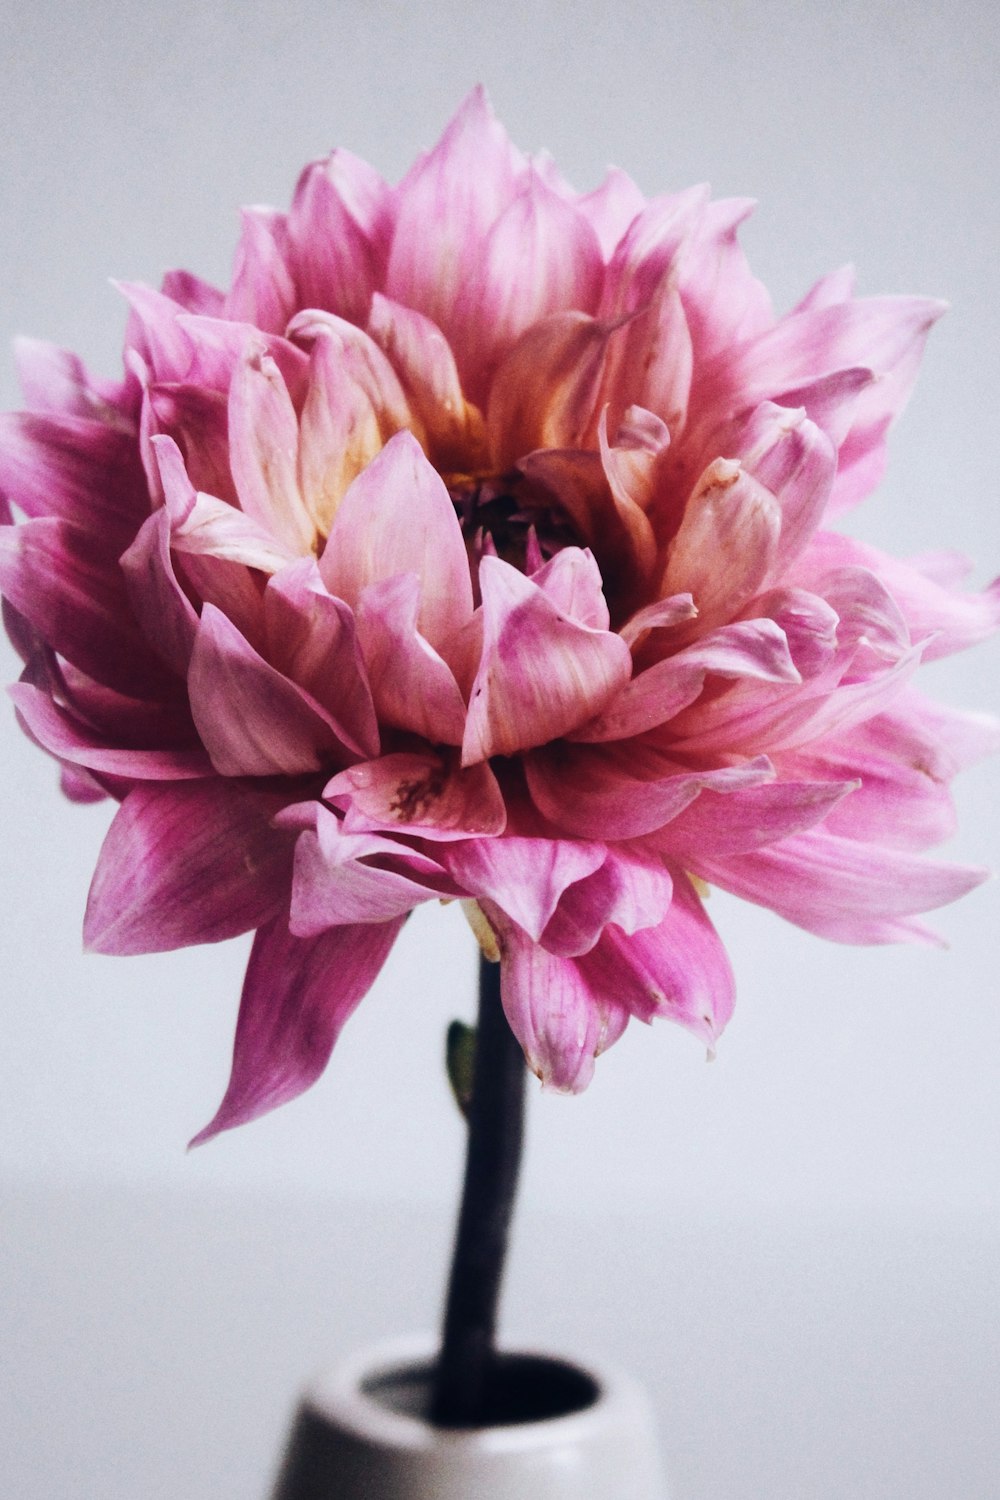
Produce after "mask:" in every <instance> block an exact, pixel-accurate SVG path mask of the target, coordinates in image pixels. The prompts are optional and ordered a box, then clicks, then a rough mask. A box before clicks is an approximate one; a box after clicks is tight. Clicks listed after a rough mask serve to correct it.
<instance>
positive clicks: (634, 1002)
mask: <svg viewBox="0 0 1000 1500" xmlns="http://www.w3.org/2000/svg"><path fill="white" fill-rule="evenodd" d="M576 963H577V967H578V970H579V972H580V973H581V975H582V976H583V979H584V982H585V983H586V984H587V986H588V987H589V988H590V989H591V990H593V991H596V992H598V993H612V994H614V995H615V996H616V997H617V999H618V1000H619V1001H620V1002H621V1004H623V1005H624V1006H625V1007H626V1009H627V1010H628V1011H629V1012H630V1014H632V1015H634V1016H637V1017H638V1018H639V1019H640V1020H643V1021H652V1020H654V1019H655V1018H656V1017H657V1016H665V1017H666V1018H667V1019H668V1020H671V1021H676V1022H677V1023H678V1025H680V1026H684V1027H686V1029H687V1030H688V1031H693V1032H694V1034H695V1036H697V1037H700V1038H701V1039H702V1040H703V1041H704V1042H705V1043H706V1044H707V1045H708V1047H709V1048H713V1047H714V1045H715V1042H716V1041H717V1040H718V1038H719V1036H720V1035H721V1033H722V1030H723V1028H724V1027H725V1025H726V1022H727V1021H728V1020H729V1018H730V1016H731V1015H732V1013H733V1004H734V1001H735V998H736V985H735V981H734V979H733V971H732V969H731V967H730V964H729V959H728V957H727V956H726V950H725V948H724V947H723V946H722V943H721V942H720V941H719V937H718V934H717V933H716V931H715V928H714V927H713V926H712V924H711V922H710V921H709V919H708V917H707V916H706V914H705V910H704V907H703V906H702V904H701V902H700V901H699V899H698V897H697V895H696V894H695V892H694V890H693V889H692V887H691V884H690V882H689V881H688V880H687V878H686V877H685V876H684V875H682V874H681V873H680V872H679V871H678V872H675V877H674V887H673V899H672V901H671V903H670V906H669V909H668V910H667V913H666V915H665V917H664V918H663V920H662V921H661V922H660V923H658V925H657V926H655V927H644V928H642V929H640V930H639V931H638V932H635V933H633V934H631V935H626V934H625V933H623V932H622V931H621V930H620V929H618V928H615V927H609V928H607V930H606V931H605V933H604V936H603V937H602V938H601V940H600V942H599V943H597V945H596V946H595V947H594V948H592V949H591V951H590V952H589V953H586V954H584V955H583V956H582V957H581V958H579V959H577V960H576Z"/></svg>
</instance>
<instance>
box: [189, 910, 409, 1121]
mask: <svg viewBox="0 0 1000 1500" xmlns="http://www.w3.org/2000/svg"><path fill="white" fill-rule="evenodd" d="M402 922H403V919H402V918H401V917H400V918H398V919H396V920H395V921H392V922H381V923H366V924H364V925H360V926H350V927H332V928H330V929H329V930H328V931H326V932H322V933H320V934H318V936H316V937H314V938H308V939H303V938H297V937H295V936H294V935H293V934H292V933H291V932H290V931H289V930H288V914H287V912H282V913H280V915H278V916H277V917H274V918H273V919H272V920H271V921H270V922H268V923H267V924H266V925H264V926H262V927H261V928H260V930H259V931H258V933H257V935H256V937H255V938H254V944H253V948H252V949H251V952H250V961H249V963H248V965H247V972H246V978H245V980H244V982H243V997H242V999H241V1001H240V1014H239V1020H238V1021H237V1023H236V1041H235V1043H234V1046H233V1067H232V1074H231V1076H230V1079H229V1086H228V1088H227V1089H226V1093H225V1096H224V1098H223V1100H222V1103H221V1104H220V1106H219V1108H218V1110H217V1112H216V1114H215V1115H214V1117H213V1118H212V1119H211V1120H210V1121H209V1123H208V1124H207V1125H206V1126H205V1127H204V1129H203V1130H200V1131H199V1132H198V1134H197V1135H196V1136H195V1137H194V1139H193V1140H192V1142H191V1145H192V1146H199V1145H201V1144H202V1143H203V1142H204V1141H208V1140H211V1138H212V1137H213V1136H215V1135H218V1134H219V1132H220V1131H222V1130H232V1129H233V1127H234V1126H236V1125H245V1124H247V1123H248V1122H249V1121H250V1120H256V1119H258V1118H259V1116H260V1115H263V1114H267V1112H268V1111H269V1110H272V1109H277V1107H278V1105H279V1104H287V1103H288V1102H289V1100H291V1099H294V1098H296V1097H297V1096H298V1095H299V1094H301V1093H302V1092H303V1091H304V1090H305V1089H307V1088H309V1086H310V1085H311V1084H313V1083H315V1081H316V1079H317V1078H318V1077H319V1076H320V1074H321V1073H322V1072H323V1069H324V1068H325V1067H326V1065H327V1063H328V1062H329V1060H330V1054H331V1052H332V1051H333V1048H334V1044H335V1043H336V1040H337V1038H338V1036H339V1035H340V1032H341V1030H342V1028H343V1026H344V1023H345V1022H346V1021H347V1020H348V1018H349V1017H350V1016H351V1015H352V1014H353V1012H354V1010H355V1008H356V1006H357V1004H358V1002H359V1001H360V1000H362V999H363V998H364V996H365V995H366V994H367V992H368V990H369V989H370V988H371V986H372V984H373V982H374V980H375V978H376V976H377V975H378V973H379V971H380V969H381V968H382V965H383V964H384V962H385V960H386V958H387V957H388V955H389V950H390V948H391V947H392V945H393V943H394V942H395V940H396V935H397V933H398V932H399V929H400V927H401V926H402Z"/></svg>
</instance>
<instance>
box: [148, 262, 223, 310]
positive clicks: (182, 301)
mask: <svg viewBox="0 0 1000 1500" xmlns="http://www.w3.org/2000/svg"><path fill="white" fill-rule="evenodd" d="M160 290H161V291H162V293H163V295H164V296H165V297H169V298H170V300H171V301H172V302H176V303H178V304H179V305H180V306H181V307H183V308H185V309H186V310H187V311H188V312H191V313H198V314H203V315H204V316H205V317H208V318H221V317H222V314H223V310H224V308H225V305H226V299H225V296H224V294H223V293H222V292H220V291H219V289H218V287H214V286H212V285H211V284H210V283H209V282H207V281H203V280H202V279H201V277H200V276H195V275H194V273H193V272H192V271H167V272H165V273H164V277H163V282H162V284H161V287H160Z"/></svg>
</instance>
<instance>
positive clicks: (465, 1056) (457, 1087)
mask: <svg viewBox="0 0 1000 1500" xmlns="http://www.w3.org/2000/svg"><path fill="white" fill-rule="evenodd" d="M445 1064H446V1066H447V1069H448V1082H449V1083H450V1084H451V1091H452V1093H453V1094H454V1096H455V1103H456V1104H457V1105H458V1107H459V1109H460V1110H461V1111H462V1114H463V1115H464V1116H465V1118H466V1119H468V1118H469V1101H470V1100H471V1098H472V1077H473V1073H474V1071H475V1066H476V1028H475V1027H474V1026H466V1024H465V1022H464V1021H452V1023H451V1025H450V1026H449V1027H448V1036H447V1040H446V1042H445Z"/></svg>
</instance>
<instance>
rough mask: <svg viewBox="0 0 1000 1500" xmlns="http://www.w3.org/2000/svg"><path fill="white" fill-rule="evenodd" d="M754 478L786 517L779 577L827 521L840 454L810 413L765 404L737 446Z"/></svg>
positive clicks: (775, 565)
mask: <svg viewBox="0 0 1000 1500" xmlns="http://www.w3.org/2000/svg"><path fill="white" fill-rule="evenodd" d="M735 451H736V453H737V454H738V456H739V458H740V461H741V463H742V465H743V467H744V469H746V470H747V471H748V472H749V473H751V474H752V475H753V477H754V478H755V479H756V480H757V481H758V483H760V484H762V485H763V486H764V487H765V489H767V490H768V491H770V493H771V494H772V495H773V496H774V498H775V500H776V501H777V503H778V507H779V510H780V512H781V529H780V533H779V536H778V542H777V546H776V548H775V552H774V556H773V558H772V561H771V572H772V576H773V577H775V578H777V577H778V576H779V575H780V574H781V573H783V572H784V570H785V569H786V568H787V567H788V566H789V564H790V563H791V562H792V561H793V560H794V559H795V558H796V557H797V556H798V555H799V553H800V552H801V551H802V550H803V549H804V548H805V546H806V544H807V543H808V541H809V539H810V537H811V536H812V535H813V533H814V532H815V530H816V528H817V526H818V525H819V523H820V520H821V519H822V516H823V512H824V510H825V508H826V504H827V501H828V499H829V497H830V487H831V485H832V484H833V478H834V474H835V473H836V469H837V454H836V451H835V449H834V446H833V444H832V442H831V441H830V439H829V438H828V437H827V435H826V433H825V432H823V431H821V429H820V428H819V427H817V426H816V424H815V422H811V421H810V420H809V419H808V418H807V417H806V414H805V408H804V407H800V408H799V409H798V410H796V411H790V410H788V409H787V408H785V407H782V406H776V405H774V403H773V402H770V401H765V402H764V403H763V404H762V405H761V406H759V407H758V408H757V410H756V411H755V412H754V414H753V416H752V417H751V418H750V420H749V422H748V423H747V425H746V427H745V428H744V430H743V432H742V433H741V434H740V438H739V440H738V442H737V444H736V449H735Z"/></svg>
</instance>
